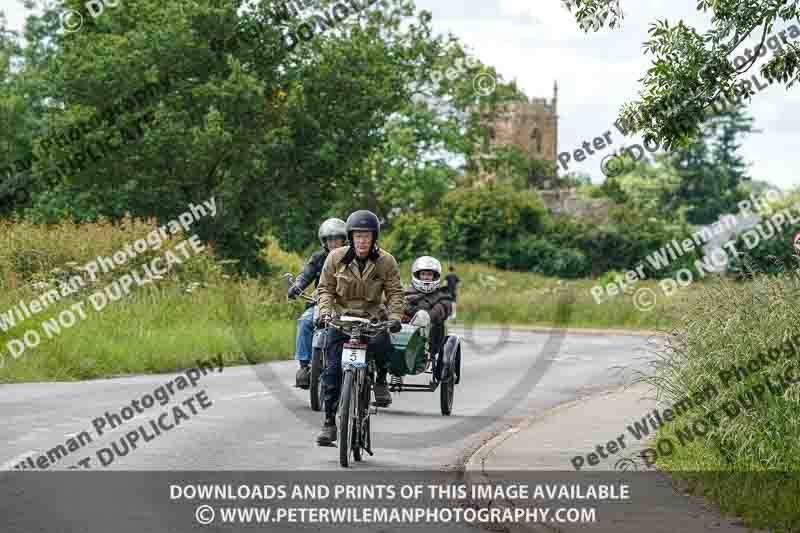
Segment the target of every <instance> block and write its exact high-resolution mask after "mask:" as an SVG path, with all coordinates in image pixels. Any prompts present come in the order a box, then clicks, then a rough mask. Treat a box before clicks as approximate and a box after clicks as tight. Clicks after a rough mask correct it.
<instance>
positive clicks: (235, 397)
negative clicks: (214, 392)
mask: <svg viewBox="0 0 800 533" xmlns="http://www.w3.org/2000/svg"><path fill="white" fill-rule="evenodd" d="M256 396H272V393H271V392H269V391H264V392H251V393H248V394H239V395H238V396H228V397H227V398H220V399H219V401H221V402H222V401H225V400H241V399H244V398H254V397H256Z"/></svg>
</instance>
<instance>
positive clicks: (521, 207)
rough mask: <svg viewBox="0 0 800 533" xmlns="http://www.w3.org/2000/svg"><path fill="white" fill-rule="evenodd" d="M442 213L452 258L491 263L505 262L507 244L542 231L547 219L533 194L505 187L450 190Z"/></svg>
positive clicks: (542, 207)
mask: <svg viewBox="0 0 800 533" xmlns="http://www.w3.org/2000/svg"><path fill="white" fill-rule="evenodd" d="M441 211H442V213H444V214H445V216H447V217H448V218H447V219H446V220H447V221H448V224H447V226H446V227H447V242H448V245H449V246H450V247H451V250H450V251H451V252H452V254H453V256H454V257H458V258H459V259H463V260H466V261H479V262H485V263H490V264H497V263H498V262H499V263H506V262H507V261H508V260H509V255H510V254H511V253H512V250H510V249H509V247H508V243H510V242H517V241H518V239H519V238H523V237H525V236H528V235H531V234H536V233H539V232H541V231H542V230H543V229H544V225H545V222H546V220H547V219H548V214H547V210H546V209H545V207H544V204H543V203H542V200H541V199H540V198H539V196H538V195H537V194H536V193H535V192H533V191H518V190H515V189H513V188H511V187H508V186H496V187H495V186H487V187H480V188H476V189H467V190H460V191H452V192H450V193H448V194H447V195H446V196H445V198H444V200H443V202H442V210H441ZM450 216H452V218H450Z"/></svg>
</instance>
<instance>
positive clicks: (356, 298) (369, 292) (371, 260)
mask: <svg viewBox="0 0 800 533" xmlns="http://www.w3.org/2000/svg"><path fill="white" fill-rule="evenodd" d="M346 231H347V237H348V240H349V241H350V246H346V247H343V248H338V249H336V250H334V251H333V252H331V253H330V254H329V255H328V258H327V259H325V264H324V265H323V267H322V274H321V275H320V279H319V285H317V291H318V293H319V304H318V305H319V322H318V326H319V327H325V326H327V323H328V322H329V321H330V319H331V317H333V316H339V315H342V314H352V315H355V316H361V317H363V318H377V319H379V320H386V319H387V318H388V320H390V321H391V322H392V323H391V325H390V327H389V330H390V331H392V332H397V331H400V329H401V323H400V318H401V317H402V314H403V308H404V307H405V298H404V295H403V285H402V283H401V282H400V272H399V269H398V267H397V261H395V258H394V257H392V254H390V253H389V252H386V251H385V250H381V249H380V248H379V247H378V237H379V236H380V221H379V220H378V217H377V216H375V214H374V213H372V212H370V211H356V212H355V213H353V214H351V215H350V216H349V217H348V218H347V227H346ZM383 296H385V297H386V304H387V306H388V316H387V311H386V309H385V307H384V305H383V302H382V297H383ZM346 339H347V337H346V336H345V335H344V334H343V333H341V332H340V331H338V330H336V329H333V328H328V331H327V353H326V356H327V365H326V368H325V371H324V372H323V374H322V384H323V396H324V400H325V423H324V425H323V426H322V432H321V433H320V435H319V436H318V437H317V443H318V444H319V445H320V446H331V445H332V443H333V441H334V440H336V418H335V417H336V408H337V406H338V403H339V390H340V381H341V356H342V346H343V344H344V342H345V341H346ZM391 350H392V345H391V340H390V338H389V335H388V334H387V333H386V332H384V333H382V334H381V335H378V336H377V337H375V338H374V339H372V340H371V341H370V343H369V346H368V348H367V351H368V354H371V355H372V356H374V357H375V361H376V363H377V367H378V375H377V378H376V380H375V403H376V405H378V406H382V407H386V406H388V405H389V404H390V403H391V402H392V397H391V395H390V394H389V387H388V385H387V383H386V374H387V372H388V363H389V361H388V360H387V358H386V356H387V355H388V354H389V353H390V352H391Z"/></svg>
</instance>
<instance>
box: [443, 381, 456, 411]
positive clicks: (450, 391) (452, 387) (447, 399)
mask: <svg viewBox="0 0 800 533" xmlns="http://www.w3.org/2000/svg"><path fill="white" fill-rule="evenodd" d="M455 391H456V384H455V380H454V379H453V376H450V379H449V380H448V381H447V383H442V384H441V385H440V386H439V399H440V403H441V407H442V414H443V415H444V416H449V415H450V413H451V412H453V395H454V394H455Z"/></svg>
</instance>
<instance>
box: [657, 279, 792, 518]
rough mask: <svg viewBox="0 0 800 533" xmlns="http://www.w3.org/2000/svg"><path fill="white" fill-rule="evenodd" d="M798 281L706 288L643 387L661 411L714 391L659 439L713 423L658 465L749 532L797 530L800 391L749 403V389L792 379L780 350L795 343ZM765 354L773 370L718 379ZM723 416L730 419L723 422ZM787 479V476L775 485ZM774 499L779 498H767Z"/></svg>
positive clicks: (788, 358)
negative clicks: (697, 423)
mask: <svg viewBox="0 0 800 533" xmlns="http://www.w3.org/2000/svg"><path fill="white" fill-rule="evenodd" d="M798 274H800V272H795V273H792V275H784V276H780V277H767V276H757V277H756V279H755V280H753V281H752V282H749V283H747V284H736V283H732V282H726V281H718V282H716V283H713V284H710V285H709V286H707V288H706V290H704V291H702V292H701V293H700V294H698V297H697V298H696V300H695V301H694V303H693V305H692V306H689V307H687V309H686V311H685V312H686V315H685V317H684V318H683V319H682V320H681V321H680V322H679V323H678V324H677V327H676V328H675V329H674V331H673V335H672V337H671V338H670V339H669V340H668V343H667V345H666V346H665V347H664V349H663V350H661V351H659V352H658V353H657V354H656V360H655V361H654V365H655V370H656V372H655V374H654V375H653V376H652V377H650V378H646V379H644V381H647V382H649V383H651V384H652V385H654V386H655V388H656V390H657V393H658V397H659V399H661V400H663V401H664V402H665V403H667V404H674V403H675V402H677V401H679V400H680V399H681V398H684V397H686V396H687V395H691V394H693V393H697V392H699V391H700V390H701V389H703V388H705V387H707V385H708V384H709V383H710V384H713V385H714V388H715V391H716V393H715V394H710V395H707V396H706V397H705V401H702V402H698V405H696V406H695V407H694V408H693V409H692V410H691V411H689V412H688V413H685V414H683V415H682V416H681V417H680V418H678V419H677V420H675V421H674V422H672V423H671V424H669V425H668V426H665V427H664V428H663V429H662V431H661V432H660V435H659V438H670V439H672V441H673V442H674V443H679V442H682V441H681V440H679V437H678V435H677V432H678V430H681V431H683V434H684V435H685V431H686V430H687V426H688V425H689V424H688V422H689V421H693V420H697V419H699V418H701V417H705V419H706V420H711V418H709V417H710V416H714V414H715V415H716V416H717V417H718V418H719V419H720V422H719V423H718V424H713V423H712V424H708V426H709V428H710V429H709V431H708V433H707V434H705V436H704V437H700V438H699V439H694V440H691V441H689V439H686V438H685V439H684V440H683V442H685V443H686V445H685V446H682V445H679V446H676V448H675V453H673V454H672V455H669V456H667V457H662V458H660V459H659V461H658V463H657V464H658V465H659V467H660V468H662V469H666V470H670V471H672V472H675V473H676V475H678V476H679V477H681V478H682V479H685V480H688V481H689V482H690V484H691V485H692V486H693V487H694V488H695V489H696V490H698V491H701V492H704V493H705V494H706V495H708V496H710V497H712V498H713V499H714V500H716V501H717V502H719V503H720V504H721V505H722V507H723V509H724V510H726V511H729V512H733V513H735V514H738V515H742V516H744V517H745V519H746V520H747V521H748V523H749V524H751V525H754V526H756V527H762V526H764V525H771V526H774V527H778V526H779V527H781V528H793V530H797V529H796V528H797V527H800V490H798V489H800V487H798V483H797V479H798V478H797V472H798V470H800V464H798V460H799V459H800V418H798V416H797V413H798V407H799V406H798V402H799V401H800V384H798V383H794V384H791V383H789V384H785V386H784V387H783V390H782V391H780V392H778V391H776V392H774V393H772V392H770V391H769V390H767V391H766V392H765V394H763V395H761V397H760V398H759V399H756V398H753V397H752V393H753V392H754V391H755V390H756V389H754V387H755V386H757V385H762V386H763V384H764V380H765V379H769V380H770V383H773V384H778V383H782V382H783V379H782V376H784V375H785V373H786V371H787V369H790V370H789V371H790V374H789V375H790V376H791V375H792V373H794V374H797V375H800V368H798V357H800V353H798V352H797V350H796V349H795V348H794V347H793V346H792V344H790V343H787V340H788V339H789V338H790V337H795V336H797V335H798V334H800V308H799V307H798V305H797V302H798V298H800V276H798ZM767 352H769V354H770V356H771V357H774V358H775V359H776V361H775V362H771V363H770V364H767V365H761V366H762V368H759V369H757V368H756V366H752V367H750V369H749V375H747V376H742V375H740V376H738V377H734V378H733V379H728V378H725V379H723V378H722V376H721V375H720V371H723V370H730V369H732V368H733V367H734V366H738V367H742V368H748V363H750V362H751V361H753V360H754V359H756V356H757V355H758V354H761V353H767ZM792 368H793V369H794V370H791V369H792ZM734 376H735V374H734ZM726 381H727V383H725V382H726ZM752 400H755V401H752ZM734 404H735V405H736V406H737V407H738V408H739V411H740V412H739V413H738V415H737V414H735V410H734V409H733V408H732V407H731V406H732V405H734ZM726 406H727V407H728V409H729V413H734V416H728V415H727V414H725V407H726ZM710 413H712V415H710ZM788 471H793V472H794V474H793V476H791V477H789V478H787V477H785V476H783V475H776V472H788ZM697 472H701V473H699V474H698V473H697ZM778 493H779V494H780V495H781V496H780V497H775V494H778Z"/></svg>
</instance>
